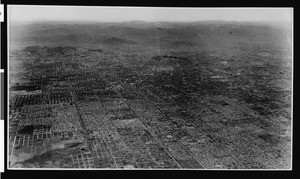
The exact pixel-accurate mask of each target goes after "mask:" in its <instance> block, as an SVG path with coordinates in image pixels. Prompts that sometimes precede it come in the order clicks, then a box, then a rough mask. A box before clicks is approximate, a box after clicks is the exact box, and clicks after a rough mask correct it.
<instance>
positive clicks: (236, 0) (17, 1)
mask: <svg viewBox="0 0 300 179" xmlns="http://www.w3.org/2000/svg"><path fill="white" fill-rule="evenodd" d="M1 3H2V4H4V22H1V32H2V33H1V44H2V45H1V48H2V49H1V52H2V53H1V68H4V70H5V72H4V75H5V76H4V79H5V87H4V94H7V93H8V91H7V84H8V81H7V75H8V74H7V68H8V67H7V63H6V62H7V61H6V59H7V55H8V54H7V45H6V44H7V5H61V6H67V5H71V6H135V7H142V6H143V7H145V6H146V7H293V8H294V19H295V17H296V11H295V9H296V8H295V1H294V2H292V1H291V0H281V1H279V0H252V1H250V0H248V1H246V0H244V1H242V0H230V1H228V0H227V1H221V0H202V1H200V0H198V1H197V0H194V1H188V0H184V1H162V0H160V1H143V2H142V1H128V0H127V1H120V0H98V1H96V0H94V1H91V0H85V1H78V0H77V1H75V0H60V1H59V0H48V1H44V2H41V1H38V0H2V2H1ZM296 26H297V25H296V21H294V42H295V37H296V36H295V32H296V30H295V29H296V28H295V27H296ZM295 47H296V45H295V43H294V49H295ZM295 56H296V54H295V50H294V59H295ZM294 65H295V61H294ZM294 69H295V67H294ZM294 82H295V75H294ZM294 87H295V83H294ZM293 91H295V90H293ZM7 98H8V96H5V97H4V103H5V104H7V100H8V99H7ZM294 99H295V93H294ZM1 100H3V99H1ZM293 102H295V100H293ZM294 106H295V105H294ZM7 107H8V106H7V105H5V106H4V112H5V114H4V117H5V119H7V116H8V114H7ZM293 110H294V111H295V110H296V109H295V108H294V109H293ZM293 116H295V113H294V114H293ZM294 119H295V117H294ZM293 122H294V124H293V149H292V150H293V164H292V165H293V171H234V172H232V171H220V170H219V171H217V172H216V170H208V171H203V170H193V171H191V170H182V171H178V170H155V171H149V170H134V171H132V170H129V171H128V170H124V171H123V170H122V171H120V170H106V171H104V170H93V171H92V172H91V171H83V170H69V171H64V170H52V171H49V170H8V169H7V165H6V164H7V160H8V159H7V155H6V154H7V152H8V151H7V130H8V129H7V127H6V126H7V121H6V120H4V125H5V127H4V128H5V130H4V133H5V134H4V137H5V141H4V142H5V145H4V173H1V177H3V178H4V177H6V178H17V177H22V178H27V177H39V178H42V177H43V178H44V177H67V178H69V177H76V178H77V177H101V178H102V177H110V178H111V177H114V176H118V177H123V178H124V177H125V178H126V177H133V176H134V175H132V174H137V175H138V176H140V177H148V176H152V175H151V174H155V175H156V176H162V177H168V178H169V177H184V176H185V175H186V174H187V175H188V176H189V177H195V178H196V177H208V176H207V175H209V177H211V176H216V177H225V175H224V174H226V176H228V177H236V175H240V177H247V176H249V177H251V178H252V177H261V176H265V175H268V176H269V177H276V178H277V177H288V178H290V177H292V176H293V175H294V174H295V172H296V168H295V166H296V165H295V163H296V161H295V152H296V151H297V150H296V149H295V147H296V143H295V142H294V141H295V136H296V135H295V120H293ZM1 132H2V131H1ZM1 142H2V141H1ZM1 145H2V143H1ZM177 173H178V174H179V175H178V174H177ZM87 174H91V176H88V175H87ZM93 174H95V175H93ZM191 175H192V176H191Z"/></svg>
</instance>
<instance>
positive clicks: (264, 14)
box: [8, 5, 293, 22]
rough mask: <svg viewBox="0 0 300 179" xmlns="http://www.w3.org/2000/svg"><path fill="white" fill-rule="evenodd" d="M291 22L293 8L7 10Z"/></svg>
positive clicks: (12, 14)
mask: <svg viewBox="0 0 300 179" xmlns="http://www.w3.org/2000/svg"><path fill="white" fill-rule="evenodd" d="M292 18H293V9H292V8H162V7H159V8H150V7H143V8H139V7H100V6H99V7H91V6H21V5H11V6H10V5H9V6H8V19H9V20H11V21H43V20H49V21H52V20H54V21H56V20H64V21H68V20H71V21H108V22H116V21H131V20H142V21H198V20H228V21H290V20H292Z"/></svg>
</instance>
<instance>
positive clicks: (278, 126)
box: [8, 21, 293, 169]
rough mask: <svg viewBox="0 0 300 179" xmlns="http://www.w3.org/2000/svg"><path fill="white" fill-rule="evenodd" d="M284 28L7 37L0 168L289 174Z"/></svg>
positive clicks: (161, 25) (176, 26) (89, 27)
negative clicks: (4, 161) (5, 129)
mask: <svg viewBox="0 0 300 179" xmlns="http://www.w3.org/2000/svg"><path fill="white" fill-rule="evenodd" d="M288 26H289V24H285V23H283V24H276V23H259V22H229V21H228V22H227V21H195V22H144V21H126V22H97V23H96V22H85V23H82V22H73V21H72V22H65V21H60V22H50V21H49V22H48V21H45V22H32V23H11V24H10V27H9V29H10V31H9V33H10V34H9V35H10V36H9V78H8V79H9V81H8V82H9V134H8V136H9V139H8V140H9V141H8V142H9V145H8V146H9V149H8V152H9V156H8V157H9V167H10V168H56V169H57V168H64V169H78V168H81V169H290V168H291V145H292V142H291V137H292V68H293V56H292V55H293V54H292V45H291V38H289V37H290V30H291V29H289V28H287V27H288Z"/></svg>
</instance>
